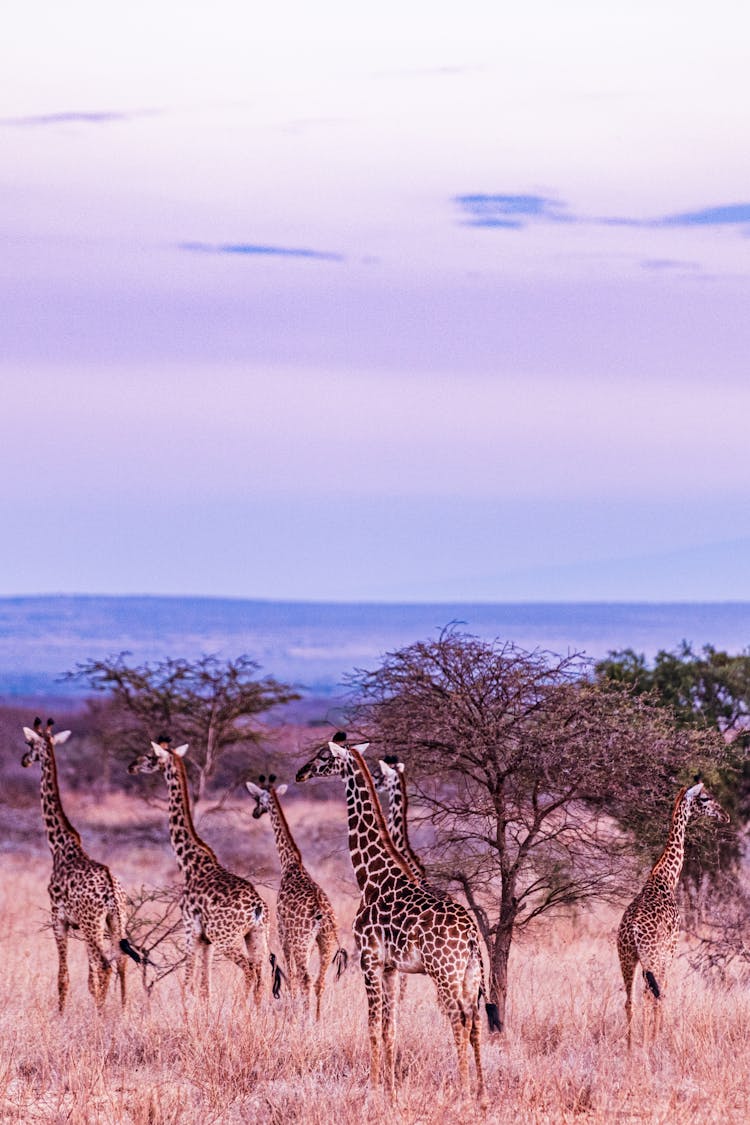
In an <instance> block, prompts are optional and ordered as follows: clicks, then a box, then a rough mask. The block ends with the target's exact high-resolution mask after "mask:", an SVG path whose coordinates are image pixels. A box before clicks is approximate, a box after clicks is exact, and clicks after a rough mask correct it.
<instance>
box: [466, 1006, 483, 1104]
mask: <svg viewBox="0 0 750 1125" xmlns="http://www.w3.org/2000/svg"><path fill="white" fill-rule="evenodd" d="M469 1040H470V1042H471V1047H472V1050H473V1052H474V1066H475V1068H476V1072H477V1094H478V1096H479V1104H480V1106H481V1107H482V1108H483V1109H486V1108H487V1095H486V1093H485V1089H484V1071H483V1070H482V1020H481V1017H480V1013H479V1008H478V1007H477V1006H476V1005H475V1006H473V1007H472V1012H471V1026H470V1028H469Z"/></svg>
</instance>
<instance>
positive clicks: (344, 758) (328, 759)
mask: <svg viewBox="0 0 750 1125" xmlns="http://www.w3.org/2000/svg"><path fill="white" fill-rule="evenodd" d="M369 745H370V744H369V742H364V743H362V744H361V745H360V746H355V747H354V749H355V750H359V752H360V754H364V752H365V750H366V749H367V747H368V746H369ZM350 758H351V754H350V752H349V749H348V747H347V746H345V745H344V744H343V743H340V742H329V743H328V745H327V746H323V747H321V749H320V750H318V752H317V754H316V755H315V757H314V758H312V759H311V760H310V761H309V762H306V763H305V765H304V766H302V767H301V769H298V770H297V781H309V780H310V778H311V777H346V774H347V767H348V762H349V760H350Z"/></svg>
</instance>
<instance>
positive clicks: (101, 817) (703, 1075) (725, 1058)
mask: <svg viewBox="0 0 750 1125" xmlns="http://www.w3.org/2000/svg"><path fill="white" fill-rule="evenodd" d="M68 811H69V814H70V817H71V819H72V820H73V821H74V823H75V824H76V825H77V826H78V827H79V828H80V830H81V833H82V835H83V837H84V843H85V844H86V846H87V847H88V849H89V851H90V852H91V853H92V854H94V855H95V856H96V857H97V858H101V859H103V860H105V861H106V862H108V863H110V865H111V866H112V868H113V869H114V870H115V871H116V872H117V873H118V874H119V875H120V877H121V878H122V879H123V881H124V883H125V885H126V887H131V888H136V887H139V886H140V885H141V884H143V883H144V882H145V883H150V884H155V885H159V884H164V883H169V882H174V881H176V878H177V876H176V870H175V867H174V863H173V860H172V857H171V853H170V850H169V844H168V841H167V836H166V823H165V821H164V817H163V813H161V812H160V811H158V810H149V809H147V808H146V807H145V806H143V805H142V804H140V803H138V802H134V801H133V800H132V799H130V800H126V799H125V798H124V797H118V798H112V799H111V800H110V801H108V802H105V803H104V804H98V805H93V804H88V803H86V802H82V801H81V800H80V799H79V800H78V801H75V800H74V799H73V798H71V799H70V800H69V802H68ZM289 817H290V821H291V823H292V827H293V830H294V831H295V834H296V836H297V839H298V841H299V843H300V846H301V848H302V850H303V853H304V854H305V858H306V860H307V862H308V865H309V866H310V868H311V870H312V871H313V872H314V874H315V875H316V876H317V877H318V878H319V879H320V880H321V882H322V883H323V885H324V886H325V887H326V889H327V890H328V891H329V893H330V894H331V896H332V898H333V900H334V904H335V906H336V908H337V911H338V914H339V918H340V919H341V923H342V936H343V939H344V942H345V944H346V945H347V946H348V948H349V950H350V951H353V942H352V939H351V933H350V930H349V927H350V925H351V919H352V917H353V914H354V910H355V909H356V895H355V894H354V887H353V881H352V877H351V873H350V869H349V866H348V857H347V854H346V850H345V848H346V845H345V829H344V826H343V810H342V806H341V805H340V804H339V803H332V804H330V805H327V804H322V803H319V802H303V801H297V802H291V803H290V804H289ZM5 829H6V831H5V832H4V836H5V842H4V850H3V852H2V856H1V857H0V1043H1V1044H2V1050H1V1052H0V1120H1V1121H3V1122H19V1123H20V1122H23V1123H36V1122H39V1123H42V1122H44V1123H48V1122H54V1123H57V1122H60V1123H62V1122H69V1123H71V1125H83V1123H87V1125H88V1123H90V1122H92V1123H93V1122H96V1123H102V1125H109V1123H114V1122H128V1123H132V1125H171V1123H175V1125H177V1123H180V1125H183V1123H193V1122H195V1123H201V1125H211V1123H213V1122H216V1123H219V1122H227V1123H229V1122H243V1123H248V1122H249V1123H255V1122H258V1123H261V1122H263V1123H265V1122H268V1123H273V1125H287V1123H297V1122H298V1123H300V1125H324V1123H325V1125H330V1122H332V1121H335V1122H336V1123H337V1125H349V1123H352V1125H354V1123H360V1122H364V1121H374V1122H380V1121H382V1122H392V1121H394V1122H404V1123H408V1125H432V1123H435V1125H437V1123H442V1122H452V1121H457V1120H461V1121H474V1120H476V1121H481V1120H487V1121H490V1122H498V1123H505V1122H508V1123H511V1122H512V1123H513V1125H522V1123H526V1122H528V1123H539V1125H542V1123H545V1125H546V1123H550V1125H553V1123H554V1125H556V1123H564V1122H587V1123H588V1122H591V1123H596V1125H605V1123H606V1125H609V1123H615V1125H627V1123H631V1122H632V1123H635V1122H663V1123H664V1125H667V1123H669V1125H674V1123H682V1122H696V1123H697V1122H700V1123H702V1125H710V1123H716V1125H720V1123H721V1125H725V1123H735V1122H736V1123H738V1125H739V1123H745V1122H747V1121H748V1120H749V1119H750V1075H749V1074H748V1065H747V1064H748V1059H750V997H748V994H747V992H746V991H745V989H744V988H743V987H742V986H741V985H740V984H739V983H734V984H733V985H724V986H720V985H718V984H716V983H713V984H712V983H709V982H706V981H704V980H703V979H701V978H700V977H699V976H697V975H696V974H694V973H692V972H691V971H690V970H689V967H688V965H687V962H686V960H685V959H684V958H678V960H677V962H676V964H675V969H674V973H673V978H672V981H671V987H670V989H669V994H668V997H667V1001H666V1003H667V1007H666V1010H665V1021H664V1022H665V1031H664V1035H663V1038H662V1041H661V1042H660V1043H659V1045H658V1046H657V1047H655V1048H653V1049H652V1050H650V1051H648V1052H644V1051H643V1049H642V1048H641V1047H639V1046H636V1047H635V1048H634V1050H633V1051H632V1052H631V1053H630V1055H628V1053H627V1052H626V1049H625V1038H624V1031H625V1027H624V1015H623V1009H622V1001H623V995H622V990H621V982H620V976H619V968H618V965H617V957H616V953H615V945H614V934H615V929H616V923H617V918H616V916H615V915H613V914H611V913H607V912H605V911H601V912H597V913H590V914H587V915H585V916H584V917H583V918H581V919H579V920H577V921H571V920H569V921H567V922H563V921H561V922H558V923H556V924H555V925H549V926H540V928H539V930H538V931H537V936H536V938H535V940H534V942H533V943H530V942H527V943H525V944H523V945H519V946H518V947H517V948H516V949H515V950H514V953H513V959H512V962H511V991H510V997H509V1004H508V1012H507V1023H508V1026H507V1032H506V1033H505V1034H504V1035H503V1036H502V1037H501V1040H500V1042H499V1043H495V1042H493V1043H491V1042H489V1040H488V1038H487V1037H486V1036H485V1042H484V1059H485V1068H486V1077H487V1086H488V1093H489V1100H490V1107H489V1109H488V1111H487V1114H486V1117H483V1115H482V1114H481V1113H480V1111H479V1110H478V1109H477V1108H476V1107H475V1106H473V1105H469V1106H466V1105H462V1104H461V1103H460V1099H459V1098H458V1096H457V1089H456V1065H455V1055H454V1049H453V1045H452V1039H451V1036H450V1032H449V1029H448V1025H447V1023H446V1021H444V1019H443V1018H442V1017H441V1016H440V1014H439V1013H438V1012H437V1011H436V1008H435V1004H434V999H433V990H432V987H431V985H430V984H429V982H428V981H425V980H424V979H421V978H412V979H411V980H410V982H409V986H408V990H407V996H406V999H405V1002H404V1004H403V1006H402V1010H401V1012H400V1013H399V1031H398V1042H399V1059H398V1075H399V1082H400V1086H399V1094H398V1101H397V1104H396V1105H395V1106H389V1105H388V1104H387V1103H386V1102H385V1101H384V1100H383V1096H382V1094H381V1093H380V1092H379V1091H371V1090H369V1088H368V1044H367V1034H366V1009H365V999H364V989H363V985H362V980H361V976H360V974H359V970H358V969H357V968H356V964H354V967H353V968H350V970H349V971H348V972H347V973H346V974H345V975H344V977H343V978H342V980H341V981H339V982H338V983H336V982H334V980H333V975H331V979H330V980H329V983H328V988H327V992H326V996H325V998H324V1013H323V1017H322V1019H321V1021H320V1024H319V1025H317V1026H316V1025H313V1024H310V1023H307V1022H306V1021H305V1020H304V1018H303V1016H302V1014H301V1012H300V1011H299V1010H298V1009H296V1008H295V1006H294V1004H293V1003H292V1001H291V1000H290V998H289V997H288V996H286V997H284V998H282V1000H281V1001H279V1002H274V1001H273V1000H272V999H271V997H270V994H269V996H268V998H267V1000H266V1001H265V1002H264V1005H263V1007H262V1009H261V1010H260V1011H259V1012H258V1011H256V1010H255V1009H254V1008H253V1007H252V1006H251V1005H249V1004H247V1003H246V1002H245V1000H244V997H243V996H242V995H241V990H240V974H239V973H238V971H237V970H236V968H235V967H234V966H231V965H228V964H217V966H216V970H215V972H214V979H213V994H212V999H211V1001H210V1004H209V1006H208V1009H204V1008H203V1007H201V1005H200V1004H199V1003H195V1002H192V1001H189V1000H186V998H185V997H184V996H183V993H182V990H181V987H180V974H177V973H176V974H173V975H172V976H170V977H167V978H166V979H165V980H164V981H162V982H161V983H160V984H159V985H158V986H157V987H156V988H155V989H154V991H153V993H152V995H151V998H150V999H149V998H147V996H146V994H145V993H144V991H143V989H142V987H141V984H140V980H139V974H138V970H137V968H136V966H134V965H131V966H129V992H130V998H129V1004H128V1008H127V1010H126V1011H125V1012H124V1013H121V1011H120V1009H119V1003H118V1000H117V997H116V994H115V989H114V988H112V989H111V992H110V995H109V996H108V998H107V1004H106V1008H105V1012H104V1014H103V1015H102V1016H98V1015H96V1014H95V1012H94V1008H93V1003H92V1001H91V998H90V997H89V994H88V992H87V989H86V983H85V982H86V962H85V956H84V951H83V949H82V946H81V944H80V942H77V941H71V989H70V996H69V1001H68V1008H67V1010H66V1012H65V1014H64V1015H63V1016H59V1015H58V1014H57V1010H56V953H55V948H54V943H53V940H52V935H51V933H50V931H49V930H48V929H47V928H46V922H47V895H46V882H47V878H48V873H49V866H50V861H49V855H48V853H47V852H46V846H45V844H44V840H43V837H42V831H41V823H40V820H39V813H38V809H35V808H31V807H29V808H28V809H20V810H13V815H12V816H11V817H10V819H8V818H6V822H5ZM201 831H202V832H203V833H204V834H205V836H206V838H207V839H209V841H210V842H211V843H212V845H213V846H214V847H215V848H216V850H217V852H218V853H219V855H220V857H221V858H222V859H223V860H224V861H225V862H226V863H227V864H228V866H234V868H235V869H236V870H238V871H240V872H241V873H246V874H248V875H249V876H250V877H251V878H253V879H254V880H255V881H256V885H257V886H258V887H259V890H260V891H261V893H262V894H263V895H264V896H265V898H266V900H267V901H268V902H269V904H273V899H274V895H273V891H272V889H271V886H270V884H272V883H273V882H274V881H275V879H276V875H277V866H276V859H275V852H274V848H273V840H272V836H271V832H270V829H269V828H268V826H267V825H258V824H256V823H253V822H251V821H250V819H249V817H248V816H247V814H245V813H241V812H229V813H225V814H222V815H221V816H213V817H206V818H205V820H204V822H203V824H202V828H201ZM274 944H275V940H274ZM269 992H270V990H269ZM639 1014H640V1012H639V1008H638V1006H637V1010H636V1015H635V1019H636V1041H637V1039H638V1019H639Z"/></svg>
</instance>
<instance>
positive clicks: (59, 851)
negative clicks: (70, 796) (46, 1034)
mask: <svg viewBox="0 0 750 1125" xmlns="http://www.w3.org/2000/svg"><path fill="white" fill-rule="evenodd" d="M53 725H54V722H53V720H52V719H48V720H47V725H46V727H45V728H44V729H43V728H42V720H41V719H39V718H36V719H34V726H33V729H32V728H31V727H24V728H23V734H24V738H25V740H26V744H27V746H28V750H27V751H26V753H25V754H24V755H23V758H22V759H21V764H22V765H23V766H30V765H31V763H32V762H39V763H40V766H41V781H40V794H41V800H42V816H43V818H44V823H45V827H46V829H47V840H48V841H49V846H50V851H51V852H52V878H51V879H50V882H49V886H48V891H49V897H50V904H51V908H52V909H51V913H52V932H53V934H54V936H55V943H56V945H57V957H58V973H57V1000H58V1008H59V1010H60V1012H63V1011H64V1009H65V1000H66V998H67V995H68V985H69V974H68V932H69V930H78V931H80V934H81V936H82V938H83V939H84V941H85V943H86V953H87V956H88V962H89V973H88V986H89V992H90V993H91V995H92V997H93V998H94V1003H95V1004H96V1007H97V1008H98V1009H99V1010H101V1009H102V1007H103V1006H104V1000H105V998H106V995H107V988H108V985H109V980H110V976H111V974H112V963H113V962H114V963H115V965H116V966H117V976H118V978H119V981H120V1001H121V1003H122V1006H123V1008H124V1007H125V1000H126V989H125V965H126V963H127V962H126V954H127V956H129V957H132V959H133V960H134V961H135V962H137V963H140V960H141V958H140V955H139V953H138V952H137V950H135V949H134V948H133V946H132V945H131V944H130V942H129V941H128V939H127V936H126V934H125V909H126V908H125V892H124V891H123V889H122V887H121V885H120V883H119V881H118V880H117V879H116V878H115V876H114V875H113V874H112V872H111V871H110V870H109V868H108V867H105V865H104V864H103V863H97V861H96V860H94V859H91V857H90V856H88V855H86V852H85V851H84V850H83V845H82V844H81V837H80V836H79V834H78V832H77V831H76V829H75V828H74V827H73V825H72V824H71V823H70V821H69V820H68V818H67V816H66V815H65V810H64V809H63V805H62V801H61V799H60V787H59V784H58V780H57V763H56V762H55V746H62V744H63V743H64V742H67V740H68V738H69V737H70V731H69V730H63V731H60V733H59V734H53V732H52V728H53ZM107 943H109V945H110V950H111V951H110V953H109V954H108V953H107V949H106V945H107Z"/></svg>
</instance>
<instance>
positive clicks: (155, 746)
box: [151, 742, 169, 761]
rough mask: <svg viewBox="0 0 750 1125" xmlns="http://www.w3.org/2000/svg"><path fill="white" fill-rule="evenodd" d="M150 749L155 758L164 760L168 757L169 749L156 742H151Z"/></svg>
mask: <svg viewBox="0 0 750 1125" xmlns="http://www.w3.org/2000/svg"><path fill="white" fill-rule="evenodd" d="M151 749H152V750H153V752H154V754H156V756H157V758H161V759H162V761H166V759H167V758H168V757H169V751H168V750H165V749H164V747H163V746H160V745H159V743H158V742H152V743H151Z"/></svg>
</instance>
